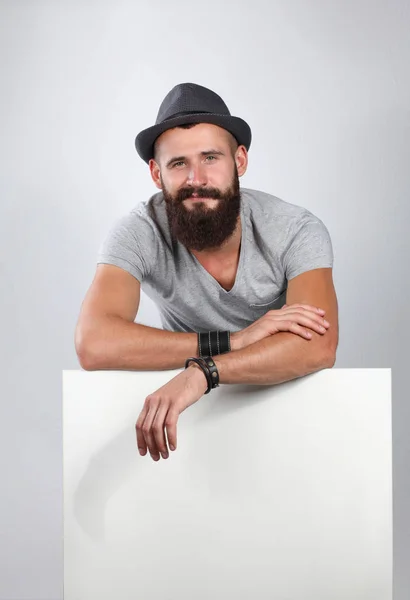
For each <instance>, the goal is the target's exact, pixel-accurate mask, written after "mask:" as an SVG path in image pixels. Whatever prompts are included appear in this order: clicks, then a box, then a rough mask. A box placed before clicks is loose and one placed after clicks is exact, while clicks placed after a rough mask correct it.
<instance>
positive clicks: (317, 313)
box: [231, 304, 329, 350]
mask: <svg viewBox="0 0 410 600" xmlns="http://www.w3.org/2000/svg"><path fill="white" fill-rule="evenodd" d="M324 314H325V311H324V310H323V309H321V308H316V307H315V306H310V305H309V304H291V305H290V306H288V305H287V304H284V305H283V306H282V308H279V309H277V310H269V311H268V312H267V313H266V314H264V315H263V316H262V317H261V318H260V319H258V320H257V321H255V322H254V323H252V324H251V325H249V327H246V328H245V329H242V330H241V331H237V332H235V333H232V334H231V342H232V343H231V348H232V350H240V349H241V348H245V347H246V346H249V345H250V344H254V343H255V342H258V341H259V340H262V339H263V338H265V337H268V335H274V334H275V333H278V332H279V331H289V332H290V333H295V334H296V335H300V336H301V337H303V338H304V339H307V340H309V339H311V337H312V334H311V333H310V331H308V330H307V329H306V327H308V328H309V329H311V330H312V331H316V332H317V333H320V334H324V333H326V330H327V328H328V327H329V323H328V322H327V321H325V320H324V319H323V315H324ZM303 326H304V327H303ZM321 327H323V329H321Z"/></svg>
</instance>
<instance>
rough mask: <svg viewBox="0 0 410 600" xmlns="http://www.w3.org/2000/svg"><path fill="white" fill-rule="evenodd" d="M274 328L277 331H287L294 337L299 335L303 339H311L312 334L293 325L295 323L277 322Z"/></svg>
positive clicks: (299, 326)
mask: <svg viewBox="0 0 410 600" xmlns="http://www.w3.org/2000/svg"><path fill="white" fill-rule="evenodd" d="M276 327H277V330H278V331H289V332H290V333H294V334H296V335H300V336H301V337H303V338H305V339H311V337H312V333H311V332H310V331H308V330H307V329H305V327H302V326H301V325H298V324H297V323H295V321H279V322H277V323H276Z"/></svg>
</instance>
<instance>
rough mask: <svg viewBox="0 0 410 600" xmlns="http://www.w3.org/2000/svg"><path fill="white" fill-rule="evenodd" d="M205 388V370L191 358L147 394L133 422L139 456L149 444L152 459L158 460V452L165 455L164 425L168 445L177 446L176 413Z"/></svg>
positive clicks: (192, 402) (145, 451) (173, 448)
mask: <svg viewBox="0 0 410 600" xmlns="http://www.w3.org/2000/svg"><path fill="white" fill-rule="evenodd" d="M207 388H208V384H207V380H206V377H205V374H204V373H203V371H202V369H201V368H200V367H199V366H198V365H197V364H195V363H193V362H192V363H190V365H189V366H188V368H187V369H184V370H183V371H182V372H181V373H179V374H178V375H177V376H176V377H174V378H173V379H171V380H170V381H168V382H167V383H166V384H165V385H163V386H162V387H160V388H159V389H158V390H157V391H156V392H154V393H153V394H150V395H149V396H147V398H146V399H145V403H144V408H143V409H142V411H141V413H140V415H139V417H138V421H137V423H136V426H135V428H136V431H137V443H138V448H139V452H140V454H141V456H145V454H146V453H147V447H148V449H149V451H150V454H151V457H152V458H153V459H154V460H155V461H158V460H159V458H160V456H159V455H160V453H161V455H162V458H168V456H169V454H168V447H167V441H166V439H165V429H166V431H167V437H168V443H169V447H170V448H171V450H176V447H177V421H178V417H179V415H180V414H181V413H182V412H183V411H184V410H185V409H186V408H188V406H191V404H194V403H195V402H197V401H198V400H199V399H200V398H201V397H202V396H203V395H204V394H205V392H206V390H207Z"/></svg>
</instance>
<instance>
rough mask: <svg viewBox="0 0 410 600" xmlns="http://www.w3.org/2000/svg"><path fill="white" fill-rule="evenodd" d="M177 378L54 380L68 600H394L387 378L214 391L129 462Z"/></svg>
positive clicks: (109, 374) (362, 375) (310, 379)
mask: <svg viewBox="0 0 410 600" xmlns="http://www.w3.org/2000/svg"><path fill="white" fill-rule="evenodd" d="M177 373H179V370H176V371H160V372H152V371H147V372H126V371H106V372H85V371H64V372H63V398H64V406H63V445H64V447H63V452H64V465H63V472H64V599H65V600H97V599H98V600H114V599H118V600H231V599H232V600H233V599H235V600H251V599H255V600H268V599H269V600H271V599H272V600H391V599H392V593H391V588H392V467H391V460H392V456H391V452H392V450H391V370H390V369H327V370H323V371H320V372H318V373H315V374H313V375H310V376H307V377H304V378H300V379H297V380H294V381H291V382H287V383H285V384H281V385H277V386H253V385H252V386H251V385H222V386H221V387H220V388H218V389H217V390H214V391H213V392H211V393H210V394H209V395H206V396H203V397H202V398H201V399H200V400H199V401H198V402H197V403H196V404H194V405H193V406H191V407H189V408H188V409H186V411H185V412H184V413H182V414H181V415H180V418H179V421H178V448H177V450H176V452H171V453H170V458H169V459H168V460H162V459H161V460H160V461H159V462H154V461H153V460H152V459H151V457H150V456H149V454H148V455H147V456H145V457H141V456H140V455H139V453H138V449H137V444H136V435H135V423H136V421H137V418H138V415H139V412H140V410H141V408H142V405H143V403H144V400H145V398H146V396H147V395H148V394H149V393H151V392H153V391H155V390H156V389H158V387H160V386H161V385H162V384H163V383H165V382H166V381H168V380H169V379H171V378H172V377H173V376H175V375H176V374H177Z"/></svg>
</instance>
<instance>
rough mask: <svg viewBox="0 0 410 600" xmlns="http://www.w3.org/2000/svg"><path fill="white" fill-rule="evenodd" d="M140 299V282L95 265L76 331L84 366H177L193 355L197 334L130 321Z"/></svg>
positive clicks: (116, 269) (141, 368) (143, 368)
mask: <svg viewBox="0 0 410 600" xmlns="http://www.w3.org/2000/svg"><path fill="white" fill-rule="evenodd" d="M139 303H140V282H139V281H138V280H137V279H135V277H133V276H132V275H131V274H130V273H128V272H127V271H125V270H123V269H120V268H119V267H116V266H114V265H106V264H99V265H97V270H96V274H95V277H94V280H93V282H92V284H91V286H90V289H89V290H88V292H87V294H86V297H85V299H84V301H83V304H82V307H81V312H80V316H79V319H78V323H77V327H76V331H75V348H76V352H77V356H78V359H79V361H80V365H81V366H82V368H83V369H85V370H87V371H94V370H109V369H111V370H136V371H150V370H153V371H160V370H166V369H179V368H183V367H184V366H185V361H186V359H187V358H188V357H189V356H198V336H197V334H196V333H182V332H181V333H180V332H173V331H165V330H163V329H157V328H155V327H148V326H146V325H141V324H139V323H134V320H135V317H136V315H137V312H138V307H139Z"/></svg>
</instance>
